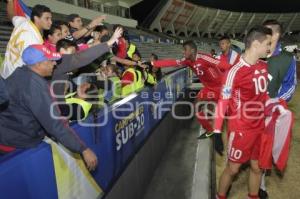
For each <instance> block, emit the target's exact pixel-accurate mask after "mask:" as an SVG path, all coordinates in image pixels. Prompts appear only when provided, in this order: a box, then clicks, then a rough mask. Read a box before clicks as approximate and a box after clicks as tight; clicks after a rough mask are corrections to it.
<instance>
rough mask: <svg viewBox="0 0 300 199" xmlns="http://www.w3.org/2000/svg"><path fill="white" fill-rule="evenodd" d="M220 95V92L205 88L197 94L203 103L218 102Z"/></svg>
mask: <svg viewBox="0 0 300 199" xmlns="http://www.w3.org/2000/svg"><path fill="white" fill-rule="evenodd" d="M219 94H220V92H216V91H214V90H211V89H208V88H206V87H204V88H202V89H201V90H200V91H199V93H198V94H197V99H198V100H201V101H218V99H219Z"/></svg>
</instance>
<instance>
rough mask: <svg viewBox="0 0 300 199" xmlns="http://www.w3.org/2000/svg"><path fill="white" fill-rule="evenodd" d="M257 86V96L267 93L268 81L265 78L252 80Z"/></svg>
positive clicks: (260, 77)
mask: <svg viewBox="0 0 300 199" xmlns="http://www.w3.org/2000/svg"><path fill="white" fill-rule="evenodd" d="M252 80H253V82H254V84H255V94H256V95H258V94H259V93H264V92H266V91H267V85H268V84H267V80H266V78H265V77H264V76H259V77H258V78H253V79H252Z"/></svg>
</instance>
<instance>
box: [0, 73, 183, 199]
mask: <svg viewBox="0 0 300 199" xmlns="http://www.w3.org/2000/svg"><path fill="white" fill-rule="evenodd" d="M186 83H187V70H186V69H181V70H179V71H176V72H174V73H172V74H170V75H168V76H167V77H165V78H164V79H163V80H162V81H161V82H159V83H158V84H157V85H156V86H155V87H154V88H145V89H144V90H143V91H141V92H140V93H139V94H137V95H135V94H133V95H131V96H129V97H127V98H125V99H123V100H121V101H119V102H117V103H115V104H113V105H112V106H109V107H106V108H104V109H102V110H101V111H99V112H98V113H97V114H94V115H90V116H89V117H88V118H87V119H86V120H85V121H84V122H83V123H82V124H73V125H72V128H74V130H75V131H76V132H77V133H78V135H79V136H80V138H81V139H82V140H83V141H84V142H85V143H86V144H87V146H88V147H90V148H91V149H92V150H93V151H94V152H95V153H96V155H97V157H98V159H99V165H98V167H97V169H96V170H95V171H93V172H92V175H93V177H94V179H95V180H96V182H97V183H98V184H99V185H100V187H101V188H102V189H103V190H104V191H107V190H108V189H109V188H110V187H111V186H112V185H113V183H114V182H115V181H116V180H117V179H118V177H119V176H120V175H121V173H122V172H123V171H124V169H125V168H126V166H127V165H128V163H129V162H130V160H131V159H132V158H133V157H134V155H135V153H136V152H137V151H138V150H139V148H140V147H142V146H143V143H144V142H145V140H146V139H147V137H148V136H149V135H150V133H151V131H152V129H153V128H154V127H156V125H157V123H158V122H159V121H160V120H161V119H162V117H163V116H164V115H165V114H166V113H167V112H169V111H170V110H171V108H172V103H174V102H175V101H176V100H177V99H178V98H179V96H180V94H181V93H182V91H183V89H184V88H185V86H186ZM95 123H96V124H99V125H97V126H90V125H89V124H95ZM54 172H55V171H54V167H53V159H52V152H51V148H50V147H49V145H48V144H46V143H42V144H40V145H39V146H38V147H37V148H34V149H28V150H17V151H15V152H13V153H11V154H8V155H5V156H2V157H0V193H1V194H0V198H9V199H14V198H16V199H17V198H18V199H19V198H43V199H48V198H49V199H55V198H58V196H57V188H56V181H55V173H54Z"/></svg>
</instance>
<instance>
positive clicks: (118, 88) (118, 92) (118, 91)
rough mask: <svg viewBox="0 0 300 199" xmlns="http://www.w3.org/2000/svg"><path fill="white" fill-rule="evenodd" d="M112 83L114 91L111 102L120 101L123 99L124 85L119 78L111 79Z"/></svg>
mask: <svg viewBox="0 0 300 199" xmlns="http://www.w3.org/2000/svg"><path fill="white" fill-rule="evenodd" d="M109 79H110V80H111V81H112V84H113V86H112V89H113V97H112V99H111V100H110V101H115V100H116V99H119V98H121V97H122V85H121V80H120V78H119V77H110V78H109Z"/></svg>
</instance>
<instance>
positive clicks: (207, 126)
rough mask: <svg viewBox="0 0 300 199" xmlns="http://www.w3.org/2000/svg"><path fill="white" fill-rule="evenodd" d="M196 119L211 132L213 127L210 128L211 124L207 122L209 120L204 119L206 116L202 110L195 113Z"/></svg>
mask: <svg viewBox="0 0 300 199" xmlns="http://www.w3.org/2000/svg"><path fill="white" fill-rule="evenodd" d="M196 116H197V119H198V122H199V123H200V124H201V126H202V127H203V128H205V129H206V130H207V131H209V132H212V131H213V130H214V129H213V128H212V126H211V125H210V123H209V120H208V119H206V116H205V115H204V113H203V112H202V111H200V112H198V113H197V115H196Z"/></svg>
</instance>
